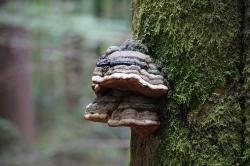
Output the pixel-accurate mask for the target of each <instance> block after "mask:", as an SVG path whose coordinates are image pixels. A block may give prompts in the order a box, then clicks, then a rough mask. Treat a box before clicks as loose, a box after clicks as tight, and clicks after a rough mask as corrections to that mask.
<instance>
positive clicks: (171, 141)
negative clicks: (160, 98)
mask: <svg viewBox="0 0 250 166" xmlns="http://www.w3.org/2000/svg"><path fill="white" fill-rule="evenodd" d="M132 5H133V36H134V38H135V39H137V40H140V41H141V42H142V43H144V44H145V45H147V46H148V47H149V51H150V54H151V55H152V56H153V57H154V60H155V62H156V63H158V64H161V65H162V68H163V72H164V73H165V74H166V78H167V79H168V81H169V82H170V85H171V93H169V95H168V99H167V100H166V101H165V106H164V108H163V109H162V115H161V116H162V117H163V120H162V122H163V123H164V124H163V126H162V127H161V131H160V134H159V137H160V138H161V140H162V142H161V143H160V144H159V146H158V149H157V153H156V155H155V156H154V159H153V160H154V163H156V164H155V165H158V166H165V165H166V166H167V165H173V166H176V165H218V166H219V165H223V166H224V165H240V164H241V163H242V153H244V154H245V160H246V161H247V156H250V148H249V149H248V150H245V151H244V150H243V149H244V146H245V144H247V143H248V144H249V145H250V139H249V138H250V137H249V138H247V140H245V138H243V132H244V131H243V129H244V126H243V125H242V121H243V120H244V118H245V117H244V116H245V115H244V114H243V113H242V108H241V103H240V101H239V93H238V91H240V90H239V88H237V86H238V85H239V82H238V81H239V78H240V74H239V70H238V66H239V65H242V64H240V56H241V55H240V54H241V53H240V49H239V48H238V46H237V41H238V38H239V36H238V34H239V31H240V15H241V14H240V13H239V11H238V6H237V1H233V0H216V1H212V0H169V1H164V0H155V1H151V0H133V4H132ZM220 87H222V88H221V89H220V90H219V91H218V92H217V91H216V89H218V88H220ZM229 87H230V88H229ZM235 89H236V90H235ZM249 103H250V102H249ZM249 121H250V115H249ZM249 126H250V125H249ZM247 130H248V131H246V133H247V132H249V136H250V127H249V128H247ZM244 141H245V142H247V143H244ZM132 148H133V147H132ZM243 151H244V152H243ZM249 158H250V157H249Z"/></svg>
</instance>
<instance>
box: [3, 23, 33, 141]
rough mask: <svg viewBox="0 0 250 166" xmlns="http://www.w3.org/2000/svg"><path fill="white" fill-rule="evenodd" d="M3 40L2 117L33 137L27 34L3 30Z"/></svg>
mask: <svg viewBox="0 0 250 166" xmlns="http://www.w3.org/2000/svg"><path fill="white" fill-rule="evenodd" d="M0 36H1V43H0V53H1V55H0V87H1V88H0V117H3V118H7V119H9V120H10V121H11V122H13V123H14V124H16V125H17V126H18V127H19V128H20V129H22V130H23V131H24V132H25V133H27V134H28V135H30V136H32V137H33V136H34V135H35V125H34V116H33V111H32V102H31V84H30V72H29V70H28V41H27V32H26V30H24V29H23V28H20V27H10V26H6V27H3V26H2V27H0Z"/></svg>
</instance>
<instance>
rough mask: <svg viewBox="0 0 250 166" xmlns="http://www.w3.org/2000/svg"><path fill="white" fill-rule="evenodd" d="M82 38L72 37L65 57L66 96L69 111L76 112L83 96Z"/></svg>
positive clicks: (67, 45)
mask: <svg viewBox="0 0 250 166" xmlns="http://www.w3.org/2000/svg"><path fill="white" fill-rule="evenodd" d="M81 41H82V40H81V38H77V37H76V36H75V37H71V40H70V41H68V43H67V44H66V49H67V50H65V52H66V55H65V59H64V61H65V93H66V94H65V95H66V104H67V107H68V109H69V110H75V109H76V108H78V106H79V102H80V98H81V96H82V90H81V89H82V88H81V87H82V85H83V83H82V80H83V78H82V70H83V69H82V68H83V66H82V57H81V51H82V50H81Z"/></svg>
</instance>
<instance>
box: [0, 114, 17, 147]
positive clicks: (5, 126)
mask: <svg viewBox="0 0 250 166" xmlns="http://www.w3.org/2000/svg"><path fill="white" fill-rule="evenodd" d="M0 133H1V136H0V152H1V150H2V149H4V148H6V146H8V145H9V144H11V143H12V142H13V141H15V140H16V139H17V138H19V137H20V136H21V133H20V132H19V130H18V129H17V128H16V127H14V126H13V124H11V123H10V122H9V121H8V120H6V119H2V118H0Z"/></svg>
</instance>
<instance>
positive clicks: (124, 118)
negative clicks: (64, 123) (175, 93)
mask: <svg viewBox="0 0 250 166" xmlns="http://www.w3.org/2000/svg"><path fill="white" fill-rule="evenodd" d="M147 54H148V50H147V47H146V46H145V45H142V44H140V43H138V42H135V41H133V40H127V41H125V42H124V43H123V44H122V45H121V46H119V47H118V46H111V47H109V48H108V49H107V51H106V53H105V54H104V55H102V56H101V57H100V58H99V59H98V60H97V62H96V67H95V70H94V73H93V76H92V82H93V85H92V89H93V90H94V92H95V93H96V95H97V97H96V99H95V100H94V101H93V102H92V103H90V104H89V105H87V107H86V111H85V115H84V118H85V119H87V120H90V121H95V122H103V123H107V124H108V125H109V126H111V127H119V126H127V127H131V128H132V129H134V130H135V131H136V132H137V133H138V134H140V135H142V136H146V135H149V134H151V133H153V132H154V131H155V130H156V129H157V128H158V127H159V125H160V121H159V117H158V110H159V108H157V107H158V101H159V98H160V97H162V96H163V95H165V94H166V93H167V91H168V87H167V84H166V82H165V80H164V77H163V74H162V72H161V71H160V68H159V67H157V66H156V65H155V64H153V62H152V59H151V57H150V56H149V55H147Z"/></svg>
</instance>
